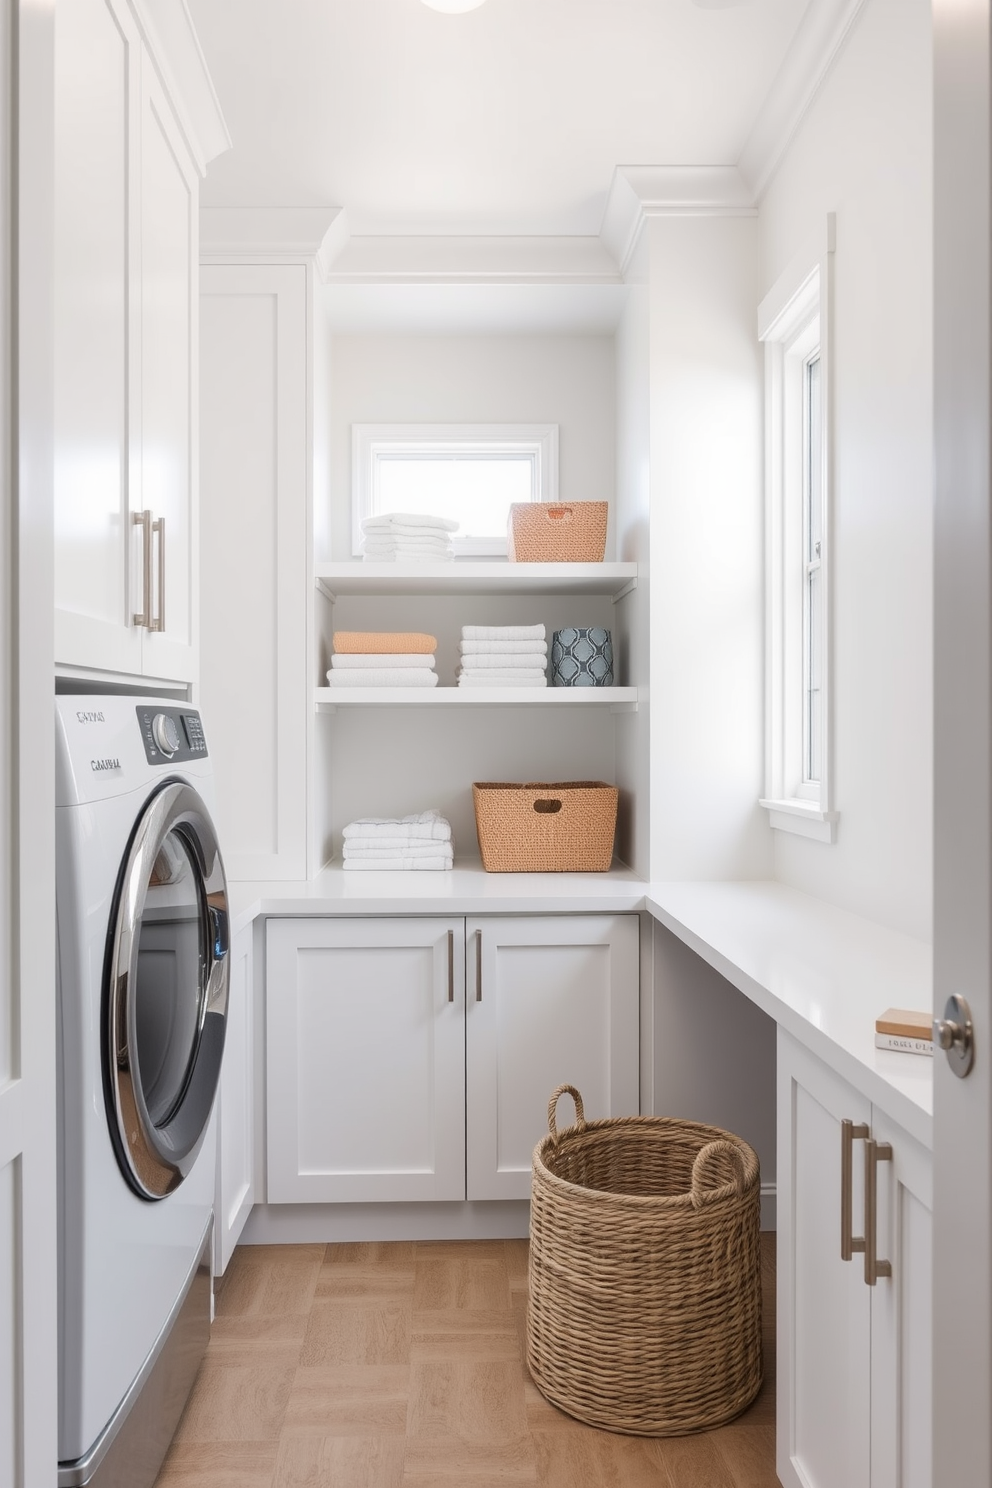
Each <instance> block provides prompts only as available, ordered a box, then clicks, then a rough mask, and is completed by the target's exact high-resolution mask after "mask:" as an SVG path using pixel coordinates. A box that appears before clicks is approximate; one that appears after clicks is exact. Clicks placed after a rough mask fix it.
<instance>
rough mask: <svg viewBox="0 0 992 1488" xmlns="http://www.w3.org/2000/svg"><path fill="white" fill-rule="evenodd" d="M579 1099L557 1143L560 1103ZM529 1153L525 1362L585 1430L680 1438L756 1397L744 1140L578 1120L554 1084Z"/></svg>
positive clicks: (690, 1128)
mask: <svg viewBox="0 0 992 1488" xmlns="http://www.w3.org/2000/svg"><path fill="white" fill-rule="evenodd" d="M566 1091H567V1092H568V1094H569V1095H571V1096H572V1098H573V1100H574V1101H575V1110H576V1121H575V1125H574V1126H571V1127H569V1128H567V1129H566V1130H564V1131H561V1132H559V1131H558V1130H557V1126H556V1121H555V1111H556V1107H557V1103H558V1098H559V1096H561V1095H562V1094H563V1093H564V1092H566ZM548 1126H549V1135H548V1136H546V1137H545V1138H544V1139H543V1141H542V1142H540V1143H539V1145H538V1146H537V1148H536V1149H535V1151H534V1165H533V1185H532V1195H531V1220H530V1274H529V1287H530V1293H529V1300H528V1306H527V1363H528V1366H529V1367H530V1372H531V1374H532V1376H533V1378H534V1381H535V1383H536V1384H537V1386H538V1388H539V1389H540V1390H541V1392H542V1394H543V1395H545V1396H546V1397H547V1399H548V1400H550V1401H551V1402H552V1404H554V1405H557V1406H559V1407H560V1408H561V1409H562V1410H564V1411H567V1412H568V1414H569V1415H571V1416H575V1417H577V1419H578V1420H580V1421H585V1422H587V1423H588V1424H589V1425H591V1426H600V1427H605V1428H606V1429H607V1430H608V1431H620V1432H627V1433H629V1434H631V1435H634V1436H682V1435H684V1434H685V1433H687V1432H690V1431H702V1430H705V1429H707V1428H709V1427H713V1426H719V1425H720V1424H721V1423H722V1422H725V1421H729V1420H731V1419H732V1417H734V1416H736V1415H739V1414H740V1412H741V1411H742V1410H744V1409H745V1408H746V1407H747V1406H748V1405H750V1403H751V1401H752V1400H753V1399H754V1397H755V1395H757V1393H758V1390H759V1388H760V1386H761V1271H760V1249H759V1231H760V1213H759V1205H760V1183H759V1175H758V1159H757V1156H756V1154H755V1152H754V1150H753V1148H751V1147H749V1146H748V1144H747V1143H746V1142H744V1141H742V1140H741V1139H740V1138H739V1137H735V1136H731V1135H730V1134H729V1133H728V1132H724V1131H721V1130H720V1128H719V1127H712V1126H703V1125H701V1124H699V1123H698V1122H694V1121H677V1120H672V1119H669V1118H667V1117H649V1116H631V1117H620V1118H611V1119H609V1120H605V1121H590V1122H587V1121H586V1120H585V1116H584V1112H583V1108H582V1097H581V1096H580V1095H579V1093H578V1091H577V1090H575V1089H574V1087H572V1086H570V1085H563V1086H560V1087H559V1088H558V1089H557V1090H556V1091H555V1093H554V1095H553V1096H552V1097H551V1101H550V1104H549V1106H548Z"/></svg>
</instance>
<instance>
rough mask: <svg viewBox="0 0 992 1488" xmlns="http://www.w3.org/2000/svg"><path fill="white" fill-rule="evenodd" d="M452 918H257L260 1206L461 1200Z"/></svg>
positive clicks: (459, 1042) (456, 954)
mask: <svg viewBox="0 0 992 1488" xmlns="http://www.w3.org/2000/svg"><path fill="white" fill-rule="evenodd" d="M464 968H465V957H464V921H462V920H460V919H433V918H432V919H409V920H399V919H397V920H392V919H354V920H337V919H285V920H269V921H268V923H267V926H266V973H265V977H266V985H265V996H266V1027H267V1034H266V1118H267V1134H268V1137H267V1151H268V1175H267V1183H266V1197H267V1199H268V1201H269V1202H270V1203H276V1204H280V1203H299V1202H306V1201H308V1200H309V1201H312V1202H315V1203H328V1202H341V1201H344V1202H348V1201H351V1202H354V1201H378V1200H383V1201H390V1200H397V1199H399V1200H405V1199H409V1200H416V1199H463V1198H464V1197H465V974H464Z"/></svg>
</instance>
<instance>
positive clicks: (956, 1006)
mask: <svg viewBox="0 0 992 1488" xmlns="http://www.w3.org/2000/svg"><path fill="white" fill-rule="evenodd" d="M933 1041H934V1043H935V1044H936V1045H937V1046H938V1048H941V1049H943V1050H944V1051H945V1053H946V1054H947V1062H948V1064H949V1065H950V1066H951V1069H952V1070H953V1071H954V1073H955V1074H956V1075H957V1077H958V1079H960V1080H963V1079H964V1077H965V1075H966V1074H968V1072H969V1070H970V1069H971V1066H972V1065H973V1064H974V1062H975V1030H974V1027H973V1025H972V1021H971V1008H970V1007H969V1006H968V1003H967V1000H966V999H965V998H964V997H959V996H958V995H957V994H956V993H955V995H954V996H953V997H949V998H948V999H947V1004H946V1006H945V1008H944V1016H943V1017H942V1018H934V1020H933Z"/></svg>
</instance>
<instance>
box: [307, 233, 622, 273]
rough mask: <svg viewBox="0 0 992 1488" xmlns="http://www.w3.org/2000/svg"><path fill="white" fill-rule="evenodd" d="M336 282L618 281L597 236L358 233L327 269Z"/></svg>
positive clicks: (615, 266)
mask: <svg viewBox="0 0 992 1488" xmlns="http://www.w3.org/2000/svg"><path fill="white" fill-rule="evenodd" d="M327 277H328V282H329V283H336V284H348V283H352V284H356V283H366V284H432V283H437V284H617V283H619V282H620V279H619V275H618V273H617V265H616V262H615V261H614V259H613V258H612V257H611V256H610V254H609V252H608V251H607V249H606V248H605V247H604V245H603V244H602V242H601V241H600V239H599V238H594V237H481V236H480V237H454V236H452V237H426V236H425V237H398V236H397V237H392V236H387V235H382V236H378V237H354V238H351V239H350V240H349V241H348V242H347V244H345V245H344V247H343V248H342V250H341V252H340V253H339V254H338V255H337V257H336V258H335V260H334V263H333V266H332V268H331V269H330V272H329V273H328V276H327Z"/></svg>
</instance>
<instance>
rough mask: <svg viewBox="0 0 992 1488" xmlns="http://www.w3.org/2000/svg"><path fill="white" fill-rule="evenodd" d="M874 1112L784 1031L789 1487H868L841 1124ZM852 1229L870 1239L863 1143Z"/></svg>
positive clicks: (867, 1323) (782, 1452)
mask: <svg viewBox="0 0 992 1488" xmlns="http://www.w3.org/2000/svg"><path fill="white" fill-rule="evenodd" d="M845 1119H847V1120H850V1121H852V1122H854V1123H855V1124H856V1125H862V1126H864V1127H865V1128H868V1127H869V1123H870V1121H871V1106H870V1104H869V1102H868V1101H867V1100H866V1099H865V1098H864V1097H863V1096H861V1095H859V1094H858V1093H857V1091H855V1090H853V1089H852V1088H851V1087H850V1086H849V1085H847V1084H845V1082H844V1081H843V1080H841V1079H840V1078H839V1077H838V1076H837V1075H835V1074H834V1073H833V1072H832V1071H831V1070H828V1069H827V1068H826V1066H825V1065H822V1064H821V1063H820V1062H819V1060H818V1059H815V1058H813V1056H812V1055H810V1054H809V1053H807V1051H806V1050H805V1049H802V1048H800V1047H799V1045H798V1044H796V1043H794V1042H793V1041H792V1039H790V1038H789V1037H788V1035H787V1034H785V1033H783V1031H782V1030H781V1029H779V1035H778V1122H779V1134H778V1168H777V1172H778V1264H777V1270H778V1326H777V1333H778V1348H777V1365H776V1367H777V1373H778V1407H777V1454H776V1455H777V1462H776V1466H777V1471H778V1476H779V1479H780V1481H781V1482H782V1484H783V1485H784V1488H869V1482H870V1468H871V1444H870V1430H871V1423H870V1407H871V1394H870V1390H871V1293H870V1288H868V1287H867V1286H866V1285H865V1280H864V1257H863V1256H862V1255H859V1254H857V1253H855V1254H854V1256H853V1259H852V1260H850V1261H843V1260H841V1252H840V1242H841V1122H842V1121H843V1120H845ZM853 1147H854V1162H853V1183H852V1190H851V1192H852V1197H853V1207H852V1226H853V1233H854V1234H855V1235H857V1236H863V1235H864V1228H863V1226H864V1203H863V1198H864V1141H862V1140H857V1141H855V1142H854V1143H853Z"/></svg>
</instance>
